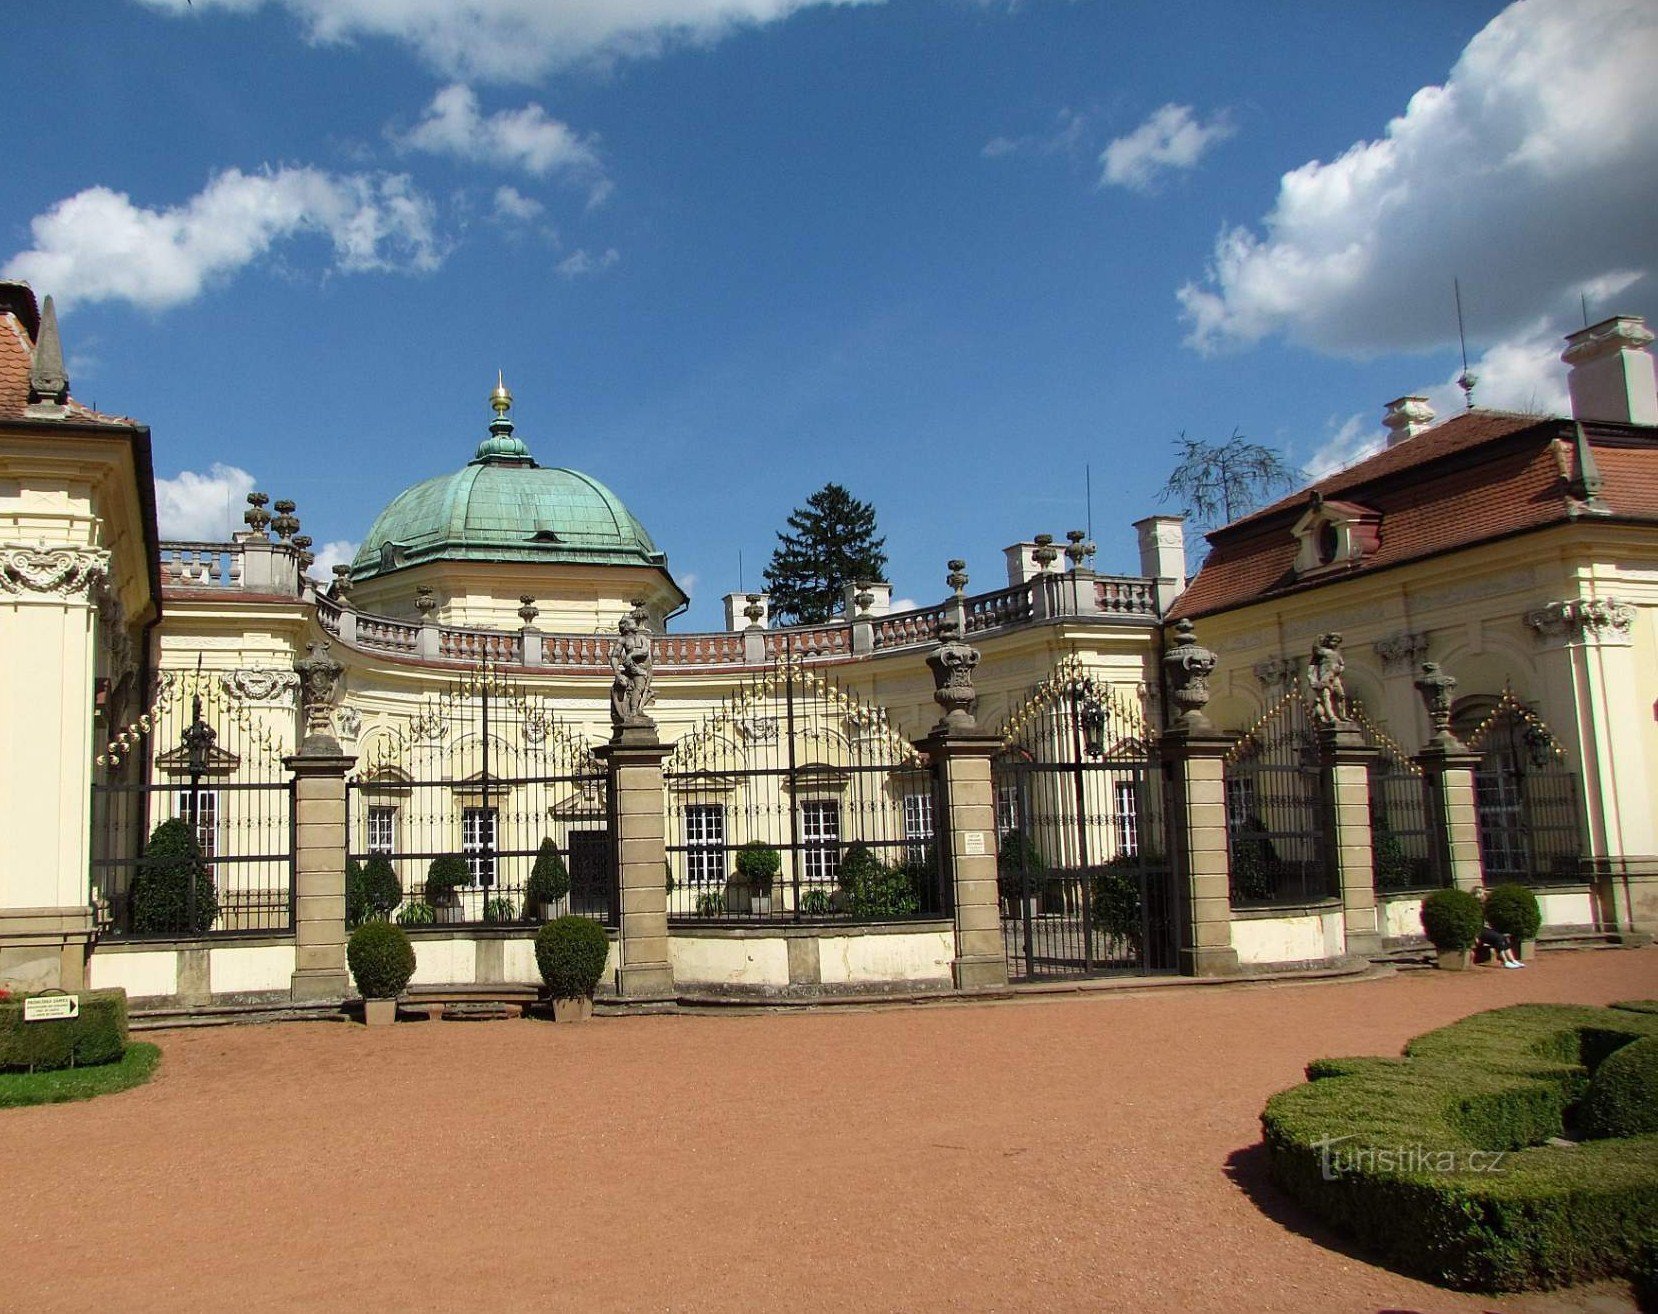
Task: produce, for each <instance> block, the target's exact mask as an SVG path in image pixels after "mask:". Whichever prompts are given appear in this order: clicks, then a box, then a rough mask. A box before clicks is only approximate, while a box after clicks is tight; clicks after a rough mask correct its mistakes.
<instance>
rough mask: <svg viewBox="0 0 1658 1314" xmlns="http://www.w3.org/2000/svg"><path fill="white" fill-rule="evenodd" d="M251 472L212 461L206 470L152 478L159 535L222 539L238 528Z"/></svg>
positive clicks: (239, 527) (174, 537) (250, 488)
mask: <svg viewBox="0 0 1658 1314" xmlns="http://www.w3.org/2000/svg"><path fill="white" fill-rule="evenodd" d="M252 491H253V476H252V475H250V474H249V473H248V472H247V471H246V470H243V469H240V468H238V467H237V466H234V465H224V464H222V463H221V462H219V461H215V462H213V464H212V466H211V467H210V468H209V469H208V472H207V473H206V474H200V473H198V472H197V471H195V470H181V471H180V472H179V473H178V475H177V476H176V477H174V478H172V479H157V480H156V481H155V517H156V520H157V522H158V527H159V529H160V531H161V537H162V538H169V539H185V540H196V541H200V542H210V543H222V542H224V541H226V540H227V539H228V538H229V537H230V536H231V534H233V533H235V532H236V531H237V530H239V529H245V528H246V526H245V525H244V524H243V523H242V511H243V510H244V507H245V503H246V499H247V495H248V494H249V493H250V492H252Z"/></svg>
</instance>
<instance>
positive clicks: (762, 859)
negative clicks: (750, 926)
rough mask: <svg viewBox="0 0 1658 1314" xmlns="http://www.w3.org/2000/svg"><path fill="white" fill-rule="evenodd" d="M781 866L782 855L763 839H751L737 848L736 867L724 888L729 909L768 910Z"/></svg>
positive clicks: (769, 909) (757, 911)
mask: <svg viewBox="0 0 1658 1314" xmlns="http://www.w3.org/2000/svg"><path fill="white" fill-rule="evenodd" d="M782 869H783V855H782V854H781V853H779V852H778V851H777V850H776V849H774V848H772V847H771V845H769V844H767V843H765V842H764V841H763V840H750V841H749V842H748V843H747V844H745V845H743V847H742V848H740V849H738V850H737V870H736V872H735V873H733V875H732V878H731V884H730V886H729V887H728V888H727V890H726V896H725V907H726V908H727V909H729V910H730V911H731V912H753V913H760V914H767V913H770V912H771V893H772V884H773V882H774V881H776V879H777V873H778V872H780V871H781V870H782Z"/></svg>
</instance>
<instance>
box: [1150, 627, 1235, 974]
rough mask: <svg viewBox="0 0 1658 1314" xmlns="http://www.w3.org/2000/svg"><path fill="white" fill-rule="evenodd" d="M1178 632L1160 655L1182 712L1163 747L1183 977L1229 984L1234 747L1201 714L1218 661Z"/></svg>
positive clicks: (1188, 633) (1187, 630)
mask: <svg viewBox="0 0 1658 1314" xmlns="http://www.w3.org/2000/svg"><path fill="white" fill-rule="evenodd" d="M1174 628H1175V642H1174V644H1173V646H1171V647H1170V648H1169V650H1168V651H1167V652H1166V653H1164V654H1163V680H1164V684H1165V686H1166V687H1167V688H1168V691H1169V700H1170V702H1171V703H1172V704H1173V705H1174V706H1175V707H1176V708H1178V709H1180V710H1179V712H1178V714H1177V715H1176V717H1175V723H1174V724H1173V725H1172V726H1171V727H1170V728H1169V729H1168V730H1166V731H1164V732H1163V735H1162V738H1161V739H1160V740H1159V741H1158V746H1159V753H1160V756H1161V757H1162V761H1163V775H1164V782H1165V784H1166V785H1167V787H1168V810H1169V840H1170V853H1169V866H1170V871H1171V873H1172V877H1173V881H1174V895H1175V920H1176V934H1177V936H1178V937H1179V944H1178V952H1179V958H1180V970H1181V971H1182V972H1183V973H1185V974H1186V975H1187V976H1227V975H1230V974H1231V973H1233V972H1236V971H1237V970H1238V951H1237V950H1236V949H1234V948H1233V947H1232V890H1231V881H1230V866H1229V859H1228V854H1227V845H1226V754H1227V751H1228V750H1229V749H1230V748H1231V747H1232V741H1231V738H1230V737H1229V736H1227V735H1223V734H1221V733H1219V732H1218V731H1217V730H1216V729H1215V727H1214V725H1213V724H1212V723H1211V722H1210V720H1209V718H1208V717H1207V716H1205V715H1204V714H1203V709H1204V707H1205V706H1207V704H1208V702H1209V676H1210V675H1212V674H1213V673H1214V669H1215V661H1216V658H1215V654H1214V653H1212V652H1210V651H1209V649H1207V648H1205V647H1202V646H1201V645H1200V644H1199V643H1198V642H1197V637H1196V635H1195V634H1194V633H1193V629H1192V623H1191V621H1189V620H1182V621H1178V622H1176V624H1175V627H1174Z"/></svg>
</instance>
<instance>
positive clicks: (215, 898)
mask: <svg viewBox="0 0 1658 1314" xmlns="http://www.w3.org/2000/svg"><path fill="white" fill-rule="evenodd" d="M218 915H219V894H218V891H217V890H216V889H215V888H214V886H213V877H212V875H211V874H210V873H209V872H208V870H207V865H206V864H205V863H204V862H203V861H202V853H201V848H200V846H198V845H197V843H196V837H195V836H194V835H192V834H191V833H190V827H189V826H187V825H186V824H185V823H184V822H183V821H182V820H180V819H179V818H177V817H174V818H173V819H172V820H170V821H164V822H162V823H161V824H160V825H159V826H157V827H156V828H155V833H154V834H152V835H151V836H150V842H149V843H148V844H147V845H145V846H144V857H143V859H142V860H141V861H140V862H139V864H138V871H137V872H136V873H135V874H134V876H133V881H132V929H133V930H134V931H136V932H138V933H139V934H141V935H202V934H204V933H205V932H206V931H207V930H208V929H209V928H210V927H211V926H212V925H213V919H214V918H216V917H217V916H218Z"/></svg>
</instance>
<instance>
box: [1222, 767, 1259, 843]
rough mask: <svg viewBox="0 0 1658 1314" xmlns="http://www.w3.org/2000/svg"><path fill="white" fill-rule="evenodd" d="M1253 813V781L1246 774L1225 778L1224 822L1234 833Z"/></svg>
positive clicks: (1240, 828)
mask: <svg viewBox="0 0 1658 1314" xmlns="http://www.w3.org/2000/svg"><path fill="white" fill-rule="evenodd" d="M1254 813H1255V782H1254V781H1253V780H1250V779H1249V778H1248V777H1247V776H1227V778H1226V824H1227V827H1228V829H1230V830H1231V831H1232V832H1233V833H1234V834H1236V833H1237V832H1238V831H1240V830H1242V829H1243V825H1244V822H1246V821H1248V820H1249V818H1250V817H1251V816H1252V815H1254Z"/></svg>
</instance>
